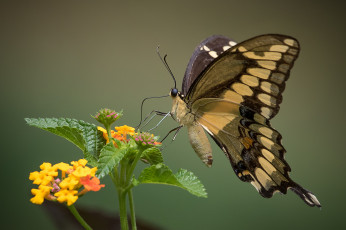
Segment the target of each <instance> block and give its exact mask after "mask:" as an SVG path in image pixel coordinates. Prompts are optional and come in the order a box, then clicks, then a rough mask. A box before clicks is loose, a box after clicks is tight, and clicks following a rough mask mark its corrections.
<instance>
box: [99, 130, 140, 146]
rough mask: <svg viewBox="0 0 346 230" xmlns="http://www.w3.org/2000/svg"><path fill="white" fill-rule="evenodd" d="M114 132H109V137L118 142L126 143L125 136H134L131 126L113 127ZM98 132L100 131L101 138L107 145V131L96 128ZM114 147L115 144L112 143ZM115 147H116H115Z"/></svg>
mask: <svg viewBox="0 0 346 230" xmlns="http://www.w3.org/2000/svg"><path fill="white" fill-rule="evenodd" d="M114 128H115V130H117V132H116V131H114V130H111V135H112V137H113V138H115V139H117V140H119V141H123V142H127V141H128V139H127V135H130V136H133V135H135V134H136V133H135V128H133V127H131V126H127V125H123V126H115V127H114ZM97 129H98V130H100V131H101V132H102V133H103V138H104V139H105V140H106V141H107V144H108V143H109V137H108V134H107V130H106V129H104V128H102V127H100V126H98V127H97ZM114 145H115V146H116V143H115V142H114ZM116 147H117V146H116Z"/></svg>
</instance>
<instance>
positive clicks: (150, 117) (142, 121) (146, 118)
mask: <svg viewBox="0 0 346 230" xmlns="http://www.w3.org/2000/svg"><path fill="white" fill-rule="evenodd" d="M166 115H167V113H166V112H161V111H157V110H153V111H151V112H150V113H149V114H148V115H147V116H146V117H145V118H144V119H143V120H141V121H140V123H139V125H137V126H136V129H138V128H139V127H140V126H141V124H142V123H144V122H146V123H145V124H144V125H143V127H142V128H144V127H145V126H146V125H148V123H149V122H150V121H151V120H152V119H154V117H156V116H166Z"/></svg>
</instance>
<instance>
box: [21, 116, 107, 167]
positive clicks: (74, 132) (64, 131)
mask: <svg viewBox="0 0 346 230" xmlns="http://www.w3.org/2000/svg"><path fill="white" fill-rule="evenodd" d="M25 121H26V122H27V124H28V125H30V126H34V127H37V128H40V129H43V130H46V131H49V132H51V133H54V134H56V135H58V136H61V137H63V138H65V139H67V140H68V141H70V142H72V143H73V144H75V145H76V146H77V147H78V148H80V149H81V150H82V151H83V153H84V156H85V158H86V159H87V160H88V161H89V163H91V164H92V163H95V161H96V160H97V159H98V155H99V153H100V150H101V149H102V147H103V146H104V144H105V140H104V138H103V136H102V132H101V131H99V130H97V126H96V125H94V124H89V123H87V122H84V121H78V120H76V119H69V118H38V119H36V118H25Z"/></svg>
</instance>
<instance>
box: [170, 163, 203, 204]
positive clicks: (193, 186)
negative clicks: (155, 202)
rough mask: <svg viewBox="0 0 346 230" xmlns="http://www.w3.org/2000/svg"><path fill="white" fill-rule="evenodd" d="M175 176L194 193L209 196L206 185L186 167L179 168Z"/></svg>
mask: <svg viewBox="0 0 346 230" xmlns="http://www.w3.org/2000/svg"><path fill="white" fill-rule="evenodd" d="M175 177H176V178H177V180H178V181H179V182H180V184H182V185H183V186H184V187H185V188H186V189H187V190H188V191H189V192H190V193H192V194H193V195H196V196H200V197H205V198H207V196H208V194H207V192H206V191H205V188H204V185H203V184H202V182H201V181H200V180H198V178H197V177H196V176H195V175H194V174H193V173H192V172H189V171H187V170H186V169H179V171H178V172H177V173H176V174H175Z"/></svg>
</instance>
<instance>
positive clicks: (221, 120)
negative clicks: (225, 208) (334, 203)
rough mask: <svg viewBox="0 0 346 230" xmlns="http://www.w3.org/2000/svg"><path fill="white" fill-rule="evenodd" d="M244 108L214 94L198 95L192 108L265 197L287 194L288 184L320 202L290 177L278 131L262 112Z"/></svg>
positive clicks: (243, 177) (241, 173)
mask: <svg viewBox="0 0 346 230" xmlns="http://www.w3.org/2000/svg"><path fill="white" fill-rule="evenodd" d="M246 110H249V108H246V107H244V106H240V105H238V104H236V103H233V102H230V101H227V100H220V99H215V98H207V99H201V100H199V101H198V102H196V103H195V104H194V106H193V108H192V111H193V113H194V114H195V116H196V119H197V122H198V123H199V124H200V125H201V126H202V127H203V128H204V129H205V130H206V131H207V132H208V133H209V134H210V135H211V136H212V138H213V139H214V140H215V142H216V143H217V144H218V145H219V147H220V148H221V149H222V150H223V151H224V153H225V155H226V156H227V158H228V159H229V160H230V163H231V165H232V167H233V170H234V172H235V174H236V175H237V176H238V178H239V179H240V180H242V181H244V182H250V183H251V184H252V185H253V186H254V187H255V188H256V190H257V191H258V192H259V193H260V194H261V195H262V196H263V197H266V198H269V197H272V195H273V194H274V193H275V192H281V193H284V194H286V193H287V189H289V188H290V189H291V190H293V191H294V192H296V193H297V194H298V195H299V196H300V197H302V199H303V200H304V201H305V202H306V203H307V204H308V205H310V206H314V205H319V202H318V201H317V199H316V197H314V195H313V194H311V193H310V192H309V191H307V190H305V189H303V188H302V187H301V186H299V185H298V184H296V183H295V182H294V181H293V180H292V179H291V178H290V177H289V174H288V173H289V172H290V171H291V168H290V166H289V165H288V163H287V162H286V161H285V159H284V153H285V149H284V147H283V146H282V144H281V135H280V133H279V132H277V131H276V130H275V129H273V128H272V127H271V126H270V123H269V121H268V120H267V119H266V118H264V117H263V116H262V115H260V114H256V113H255V112H254V111H246ZM249 114H252V115H251V116H249ZM256 117H257V118H256ZM259 117H262V119H258V118H259ZM316 201H317V202H316Z"/></svg>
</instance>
